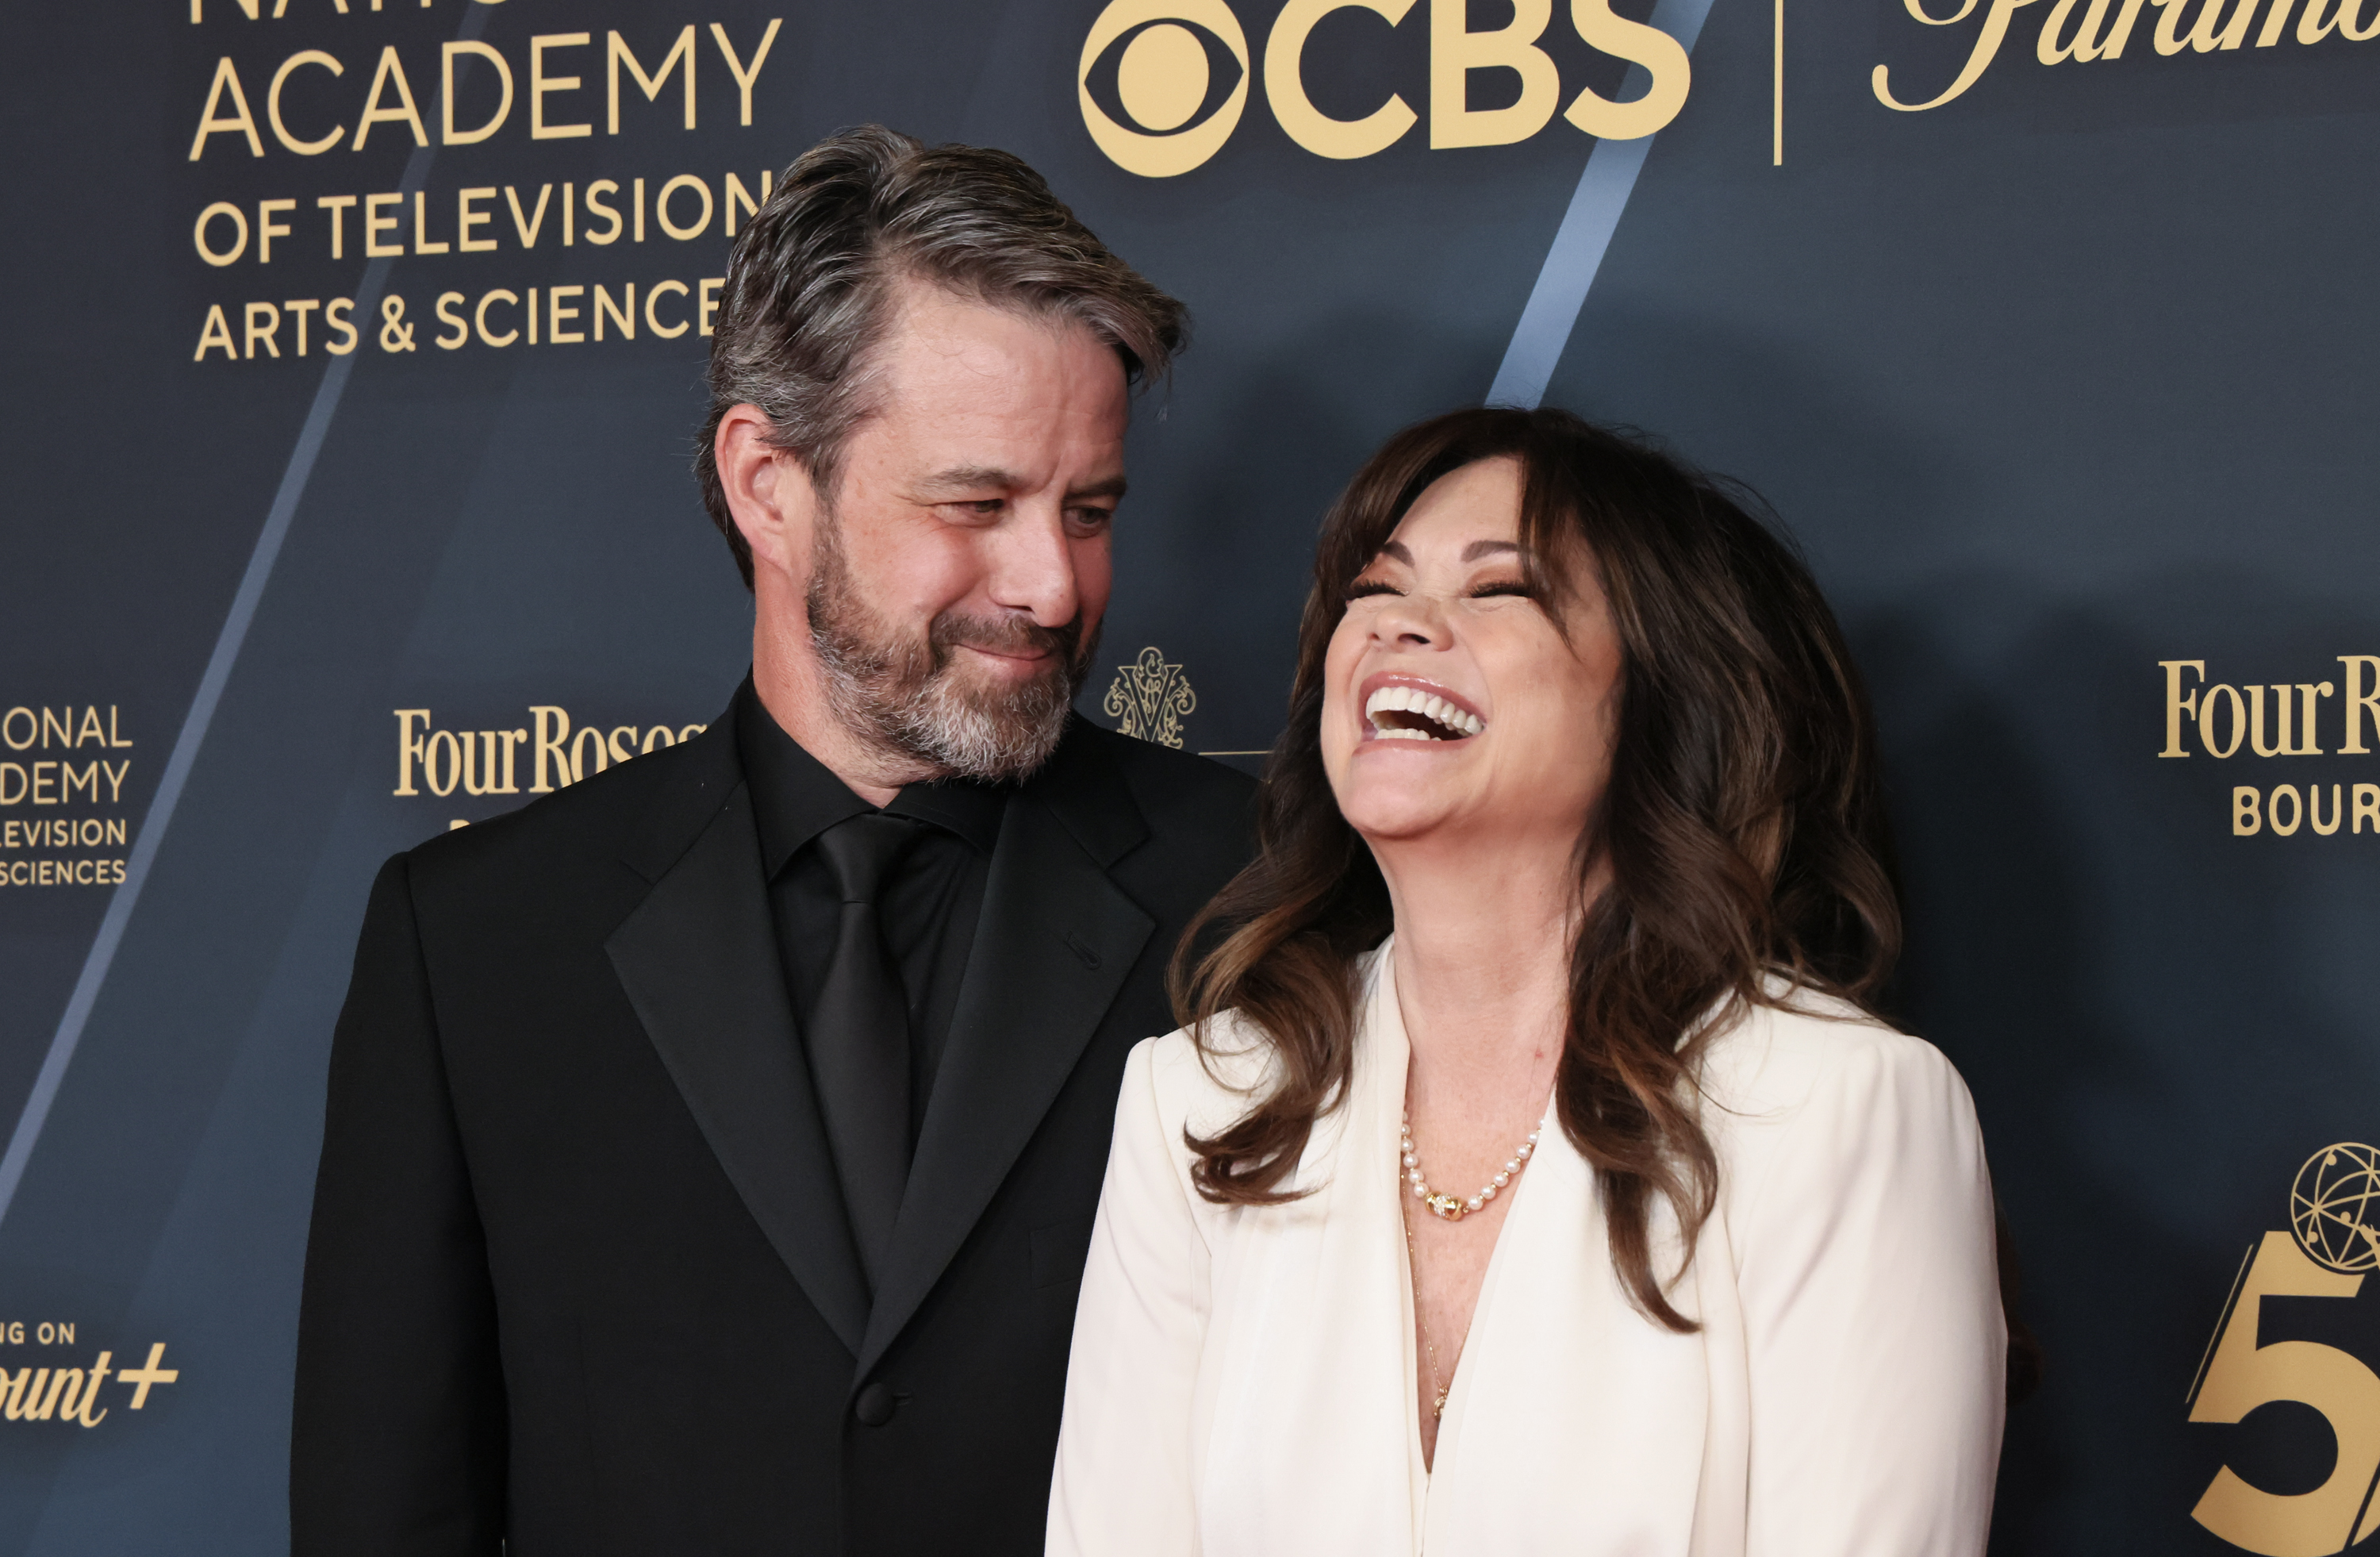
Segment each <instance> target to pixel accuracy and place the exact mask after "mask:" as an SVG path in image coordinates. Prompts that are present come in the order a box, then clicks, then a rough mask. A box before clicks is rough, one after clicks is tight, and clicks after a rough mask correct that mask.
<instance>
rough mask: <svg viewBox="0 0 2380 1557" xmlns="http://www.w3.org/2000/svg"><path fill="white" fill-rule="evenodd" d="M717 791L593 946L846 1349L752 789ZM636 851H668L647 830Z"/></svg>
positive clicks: (810, 1101)
mask: <svg viewBox="0 0 2380 1557" xmlns="http://www.w3.org/2000/svg"><path fill="white" fill-rule="evenodd" d="M726 734H727V732H726V731H725V730H723V729H722V730H715V731H713V732H711V733H710V735H709V736H705V737H703V738H705V739H718V738H720V737H723V736H726ZM727 749H728V750H729V751H731V752H732V747H729V748H727ZM722 791H724V799H723V801H721V800H718V799H716V798H714V799H713V801H712V804H711V806H710V811H709V817H708V820H707V821H704V822H702V823H700V824H699V825H700V829H701V830H700V832H699V833H698V835H697V836H696V837H695V838H694V841H693V843H692V845H690V846H688V847H686V848H685V849H684V851H683V852H682V853H679V854H677V856H676V858H675V859H674V862H670V863H666V864H662V865H653V864H650V863H640V862H639V861H637V860H634V859H632V860H631V861H630V863H631V864H632V865H637V866H638V868H639V869H640V870H646V871H647V873H648V874H652V873H654V872H655V871H656V870H657V871H658V875H657V879H655V880H654V884H653V889H652V891H651V893H650V894H648V895H647V896H646V898H645V900H644V902H643V903H641V904H639V905H638V906H637V909H636V911H635V912H634V913H632V914H630V915H629V916H628V918H627V919H626V921H625V923H623V924H622V925H621V926H620V928H619V929H618V930H617V931H614V932H613V935H612V937H611V939H610V940H609V941H608V942H606V943H604V950H605V952H606V953H607V954H608V955H609V956H610V957H611V960H612V967H613V970H614V971H615V972H616V973H617V974H618V976H619V979H620V984H621V987H622V988H623V989H625V991H627V994H628V1000H629V1002H630V1004H632V1005H633V1006H634V1007H635V1008H636V1013H637V1018H638V1019H639V1020H640V1021H642V1022H643V1024H644V1027H645V1031H646V1033H647V1035H648V1036H649V1037H650V1039H651V1040H652V1043H653V1047H654V1048H655V1049H656V1050H658V1051H660V1052H661V1057H662V1064H664V1065H666V1066H667V1067H668V1069H669V1073H670V1076H671V1077H672V1079H674V1081H675V1082H676V1083H677V1087H678V1090H679V1091H680V1092H681V1093H683V1094H684V1095H685V1098H686V1106H687V1108H689V1109H690V1110H691V1111H692V1112H693V1113H694V1117H695V1122H696V1123H697V1124H698V1125H699V1126H700V1127H701V1130H702V1134H703V1137H704V1138H705V1139H706V1140H708V1141H709V1142H710V1150H711V1151H712V1152H713V1153H714V1154H715V1155H716V1156H717V1157H718V1159H719V1162H720V1165H721V1166H722V1168H724V1169H725V1170H726V1172H727V1177H728V1180H729V1182H731V1183H732V1184H734V1185H735V1191H736V1193H737V1194H738V1195H740V1196H741V1197H742V1198H743V1200H744V1204H745V1207H746V1209H747V1210H749V1211H750V1212H751V1214H752V1219H753V1220H754V1221H755V1222H759V1224H760V1230H761V1232H762V1233H763V1234H764V1235H767V1237H768V1240H769V1242H770V1244H771V1246H772V1247H774V1248H775V1249H776V1251H777V1256H778V1258H779V1259H783V1261H784V1262H785V1268H786V1269H787V1270H789V1271H792V1272H793V1275H794V1279H795V1281H796V1282H798V1283H800V1284H801V1288H802V1291H803V1292H804V1293H806V1294H807V1295H808V1297H809V1300H810V1302H811V1303H812V1304H813V1305H814V1306H815V1307H816V1308H817V1309H818V1311H819V1313H820V1316H821V1317H822V1318H824V1319H825V1320H826V1322H827V1324H828V1325H829V1326H830V1327H831V1328H832V1330H833V1331H834V1332H835V1334H836V1335H837V1336H838V1337H839V1338H840V1339H841V1340H842V1341H843V1344H844V1345H845V1346H848V1347H849V1348H851V1350H852V1351H853V1352H854V1353H856V1352H858V1350H859V1349H860V1344H861V1341H862V1339H863V1336H864V1334H865V1332H866V1329H867V1324H868V1289H867V1286H866V1283H864V1281H863V1279H862V1277H861V1275H860V1270H859V1262H858V1255H857V1252H856V1248H855V1247H854V1245H853V1242H852V1236H851V1229H850V1226H849V1223H848V1222H846V1221H845V1219H844V1210H843V1195H842V1191H841V1190H840V1189H839V1188H838V1187H837V1184H836V1180H835V1175H834V1164H833V1161H832V1157H831V1156H830V1155H829V1153H828V1150H827V1145H826V1138H825V1134H824V1131H823V1129H822V1128H821V1126H820V1116H819V1111H818V1103H817V1100H816V1098H815V1097H814V1096H813V1094H812V1091H811V1088H810V1077H809V1069H808V1066H807V1064H804V1063H803V1058H802V1052H801V1046H800V1043H799V1040H798V1039H797V1037H796V1034H795V1024H794V1015H793V1009H792V1006H791V1004H790V1003H789V1001H788V1000H787V998H786V995H785V981H784V973H783V968H782V967H781V966H780V964H779V960H778V955H777V947H776V940H775V935H774V931H773V928H772V926H771V919H770V917H769V900H768V895H767V885H766V883H765V882H763V881H762V880H761V876H760V845H759V834H758V833H757V831H756V829H755V827H754V823H753V820H752V803H751V797H750V795H749V793H748V792H747V790H746V788H745V787H744V785H742V784H741V783H735V784H734V785H724V784H718V783H717V782H716V777H714V781H713V785H712V788H711V794H712V795H713V796H714V797H716V796H718V795H719V794H720V793H721V792H722ZM677 835H678V837H680V838H683V836H684V833H682V832H680V833H678V834H677ZM643 852H645V853H646V855H647V857H648V860H658V859H661V858H663V857H665V856H666V855H667V854H668V853H669V852H671V851H670V848H669V846H668V843H667V841H665V840H662V839H659V838H656V839H654V840H652V841H651V842H650V843H648V844H647V845H643Z"/></svg>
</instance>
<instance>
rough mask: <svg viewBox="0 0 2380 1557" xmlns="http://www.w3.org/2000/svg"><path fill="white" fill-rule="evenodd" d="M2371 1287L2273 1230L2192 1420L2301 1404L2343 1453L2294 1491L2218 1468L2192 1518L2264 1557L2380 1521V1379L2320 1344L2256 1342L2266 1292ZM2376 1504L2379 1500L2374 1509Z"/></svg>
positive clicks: (2302, 1555) (2317, 1548)
mask: <svg viewBox="0 0 2380 1557" xmlns="http://www.w3.org/2000/svg"><path fill="white" fill-rule="evenodd" d="M2362 1285H2363V1278H2362V1276H2360V1275H2343V1274H2340V1273H2339V1272H2338V1271H2325V1270H2324V1269H2323V1268H2322V1267H2321V1266H2319V1265H2316V1264H2315V1263H2314V1262H2313V1260H2311V1259H2307V1258H2306V1257H2305V1255H2304V1254H2303V1253H2302V1252H2301V1250H2300V1249H2299V1248H2298V1246H2297V1244H2296V1243H2295V1242H2294V1241H2293V1240H2292V1239H2291V1238H2290V1237H2289V1235H2288V1234H2287V1233H2267V1234H2265V1241H2264V1243H2263V1245H2262V1246H2260V1247H2258V1248H2257V1250H2256V1261H2255V1264H2254V1265H2253V1266H2251V1267H2250V1268H2249V1271H2248V1279H2247V1282H2246V1283H2245V1284H2243V1285H2242V1286H2241V1287H2240V1300H2239V1302H2238V1304H2237V1305H2236V1306H2235V1307H2234V1308H2232V1310H2231V1318H2230V1320H2229V1321H2228V1323H2226V1324H2225V1325H2224V1327H2223V1334H2222V1336H2221V1338H2220V1339H2218V1340H2217V1341H2216V1343H2215V1356H2214V1358H2213V1360H2212V1361H2211V1362H2210V1363H2209V1364H2208V1365H2207V1368H2206V1381H2205V1382H2204V1385H2203V1386H2201V1388H2200V1390H2199V1392H2198V1399H2197V1400H2196V1402H2194V1403H2193V1404H2192V1406H2191V1410H2190V1419H2191V1420H2192V1421H2193V1422H2236V1421H2238V1420H2240V1418H2241V1417H2245V1416H2246V1415H2247V1414H2248V1413H2249V1412H2251V1411H2253V1410H2254V1409H2255V1408H2256V1407H2258V1406H2259V1405H2265V1404H2266V1403H2268V1402H2271V1401H2276V1400H2294V1401H2300V1402H2302V1403H2303V1404H2305V1405H2311V1406H2313V1408H2314V1409H2315V1410H2317V1411H2319V1412H2321V1413H2322V1415H2323V1417H2324V1419H2325V1420H2326V1421H2327V1422H2329V1423H2330V1430H2331V1432H2332V1434H2333V1436H2335V1437H2336V1438H2337V1439H2338V1463H2337V1464H2335V1465H2333V1466H2331V1471H2330V1479H2329V1480H2327V1481H2325V1482H2324V1483H2323V1484H2322V1485H2321V1486H2319V1487H2317V1488H2315V1489H2314V1490H2313V1491H2311V1492H2300V1493H2297V1494H2295V1495H2292V1496H2287V1497H2284V1496H2282V1495H2280V1494H2278V1493H2275V1492H2265V1491H2259V1490H2257V1489H2255V1488H2253V1487H2251V1486H2249V1485H2248V1483H2246V1482H2245V1481H2242V1480H2241V1479H2240V1478H2239V1477H2237V1476H2235V1475H2233V1474H2232V1471H2231V1467H2230V1466H2224V1467H2223V1468H2222V1469H2220V1470H2218V1471H2216V1473H2215V1480H2214V1482H2213V1483H2212V1484H2211V1485H2209V1486H2208V1487H2207V1489H2206V1494H2205V1496H2204V1497H2202V1498H2200V1499H2199V1500H2198V1506H2197V1507H2196V1508H2193V1509H2192V1510H2191V1511H2190V1516H2191V1517H2192V1519H2195V1520H2197V1521H2198V1522H2199V1523H2200V1524H2201V1525H2204V1526H2205V1527H2206V1528H2207V1529H2209V1530H2211V1531H2213V1532H2214V1533H2215V1534H2216V1536H2219V1537H2221V1538H2222V1539H2225V1540H2227V1541H2229V1542H2230V1543H2231V1544H2232V1545H2233V1546H2238V1547H2244V1548H2245V1549H2246V1550H2248V1551H2253V1552H2257V1553H2260V1554H2261V1557H2321V1554H2323V1553H2326V1552H2333V1551H2346V1550H2347V1549H2348V1548H2349V1547H2350V1546H2352V1545H2353V1544H2355V1542H2356V1541H2360V1540H2362V1539H2363V1538H2364V1537H2366V1536H2368V1535H2370V1534H2371V1533H2372V1532H2373V1529H2374V1527H2375V1526H2380V1500H2372V1499H2370V1493H2371V1491H2372V1486H2373V1478H2374V1473H2375V1472H2380V1375H2374V1373H2373V1371H2372V1369H2370V1368H2366V1367H2364V1366H2363V1364H2362V1363H2361V1362H2359V1361H2357V1360H2356V1359H2355V1358H2354V1357H2351V1356H2349V1355H2348V1354H2347V1353H2345V1352H2342V1351H2340V1350H2339V1349H2338V1347H2336V1346H2325V1345H2322V1344H2319V1343H2317V1342H2313V1341H2277V1342H2275V1343H2273V1344H2271V1345H2269V1346H2259V1345H2258V1344H2256V1324H2257V1309H2258V1308H2259V1306H2260V1305H2261V1303H2262V1301H2263V1300H2264V1299H2265V1298H2267V1297H2352V1296H2354V1295H2355V1294H2356V1292H2357V1291H2358V1289H2360V1288H2361V1287H2362ZM2367 1501H2370V1502H2373V1504H2374V1506H2373V1507H2371V1508H2370V1509H2369V1510H2367V1509H2366V1507H2365V1504H2366V1502H2367ZM2359 1514H2361V1515H2362V1517H2361V1518H2360V1519H2359V1518H2358V1517H2357V1516H2358V1515H2359ZM2350 1532H2351V1533H2352V1539H2350Z"/></svg>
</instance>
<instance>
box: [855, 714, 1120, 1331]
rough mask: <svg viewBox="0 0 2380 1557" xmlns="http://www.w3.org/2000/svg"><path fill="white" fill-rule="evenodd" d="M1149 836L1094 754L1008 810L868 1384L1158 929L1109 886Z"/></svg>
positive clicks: (1077, 756)
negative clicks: (1110, 871) (1116, 869)
mask: <svg viewBox="0 0 2380 1557" xmlns="http://www.w3.org/2000/svg"><path fill="white" fill-rule="evenodd" d="M1144 835H1145V826H1144V824H1143V823H1142V821H1141V820H1140V815H1139V812H1138V811H1137V809H1135V808H1134V806H1133V804H1132V802H1131V799H1130V797H1129V796H1128V795H1127V794H1126V792H1125V790H1124V788H1123V781H1122V779H1121V778H1120V777H1119V776H1116V775H1114V774H1112V772H1111V771H1110V769H1109V766H1108V764H1107V763H1106V761H1105V760H1103V759H1101V758H1099V757H1098V756H1097V754H1096V753H1092V752H1084V751H1081V750H1079V749H1077V750H1075V751H1074V752H1071V753H1070V752H1069V751H1067V750H1066V749H1065V748H1061V752H1060V756H1059V758H1058V759H1057V760H1053V761H1052V763H1051V771H1050V772H1046V773H1045V774H1044V775H1043V776H1042V777H1041V778H1039V779H1037V780H1036V781H1035V782H1034V783H1032V784H1031V785H1027V786H1026V788H1025V790H1023V791H1022V792H1021V793H1019V794H1018V795H1016V796H1015V797H1014V798H1012V799H1011V800H1010V802H1009V805H1008V810H1007V816H1006V819H1005V820H1004V821H1002V826H1001V833H1000V843H999V845H998V847H997V848H996V849H995V850H994V851H993V854H992V859H991V870H990V877H989V879H988V880H987V881H986V882H985V884H984V897H983V911H982V918H981V919H980V920H979V921H978V925H977V931H976V936H975V946H974V950H973V951H972V952H971V953H970V954H969V955H968V958H967V967H966V975H965V979H964V980H963V982H962V983H961V985H960V990H959V998H958V1006H957V1009H956V1010H955V1011H953V1014H952V1017H951V1032H950V1040H949V1042H948V1044H947V1046H946V1047H945V1049H944V1050H943V1056H942V1063H941V1072H940V1074H939V1075H938V1076H937V1077H935V1081H934V1091H933V1097H932V1099H931V1101H929V1103H928V1105H927V1113H926V1119H925V1124H924V1126H923V1128H922V1129H921V1130H920V1132H919V1137H918V1143H917V1159H916V1161H915V1162H914V1163H913V1165H912V1166H911V1169H910V1173H909V1186H908V1190H907V1193H906V1195H905V1197H904V1198H903V1200H902V1202H901V1216H900V1221H899V1222H898V1224H897V1225H896V1226H895V1227H894V1229H893V1234H892V1252H891V1254H890V1256H889V1257H888V1259H887V1261H886V1266H885V1272H884V1281H883V1283H882V1285H881V1287H880V1290H879V1292H878V1293H877V1296H876V1303H875V1307H874V1308H873V1310H872V1311H871V1312H870V1313H869V1315H868V1329H867V1338H866V1341H865V1342H864V1343H863V1344H862V1345H861V1347H860V1349H859V1371H860V1373H861V1374H863V1375H864V1374H865V1373H866V1372H867V1370H868V1368H871V1367H873V1366H874V1365H875V1363H876V1360H877V1359H878V1358H879V1357H880V1356H883V1353H884V1349H885V1347H886V1346H888V1345H890V1344H892V1338H893V1337H894V1336H895V1335H897V1334H899V1333H900V1332H901V1327H902V1326H904V1325H905V1324H906V1323H907V1322H908V1321H909V1320H910V1318H911V1316H912V1315H914V1314H915V1313H916V1312H917V1307H918V1305H919V1304H921V1303H923V1302H924V1301H925V1298H926V1295H927V1294H928V1293H929V1292H930V1291H931V1290H932V1289H933V1285H934V1283H936V1282H937V1281H939V1280H940V1279H941V1273H942V1271H943V1270H944V1268H945V1267H947V1266H948V1265H949V1264H950V1261H951V1259H952V1257H953V1255H955V1254H956V1253H957V1252H958V1248H959V1246H960V1245H961V1244H962V1243H964V1242H965V1239H966V1236H967V1235H968V1233H969V1232H971V1231H972V1230H973V1229H974V1227H975V1224H976V1220H977V1218H978V1217H979V1216H981V1215H982V1214H983V1210H984V1207H985V1206H987V1205H988V1204H990V1200H991V1198H992V1195H993V1194H994V1193H995V1192H996V1191H997V1190H998V1189H999V1187H1000V1185H1001V1181H1002V1179H1003V1178H1005V1177H1006V1176H1007V1174H1008V1170H1009V1168H1010V1167H1011V1166H1012V1165H1013V1164H1014V1162H1015V1161H1016V1159H1017V1156H1018V1155H1019V1154H1020V1153H1021V1152H1023V1150H1025V1145H1026V1141H1028V1140H1030V1139H1031V1138H1032V1136H1033V1133H1034V1131H1035V1130H1036V1129H1037V1128H1038V1127H1039V1125H1040V1123H1041V1118H1042V1115H1043V1114H1045V1113H1048V1112H1049V1110H1050V1103H1051V1102H1052V1101H1055V1099H1056V1098H1057V1095H1058V1092H1059V1090H1060V1089H1062V1087H1064V1085H1065V1083H1066V1078H1067V1077H1068V1076H1069V1075H1070V1074H1071V1073H1072V1072H1073V1070H1074V1068H1075V1063H1076V1061H1078V1060H1079V1059H1080V1058H1081V1057H1082V1053H1083V1050H1084V1047H1085V1046H1086V1045H1087V1044H1088V1043H1089V1041H1090V1040H1091V1036H1092V1034H1093V1033H1094V1032H1096V1031H1097V1030H1098V1028H1099V1022H1100V1020H1101V1018H1103V1017H1104V1016H1106V1015H1107V1012H1108V1008H1109V1007H1110V1006H1111V1005H1112V1004H1114V1003H1115V999H1116V996H1117V994H1118V993H1119V992H1120V991H1122V989H1123V983H1124V979H1125V978H1126V977H1127V976H1128V975H1129V974H1130V972H1131V971H1132V967H1133V965H1134V964H1135V962H1136V961H1138V959H1139V957H1140V954H1141V950H1142V948H1143V947H1144V946H1145V945H1146V944H1147V941H1148V937H1149V935H1150V933H1151V932H1152V931H1154V930H1155V929H1156V920H1154V919H1153V918H1150V917H1149V916H1148V915H1147V913H1145V912H1143V911H1142V909H1141V908H1140V906H1138V905H1136V904H1135V903H1134V902H1133V901H1132V899H1131V898H1129V897H1127V896H1126V895H1125V894H1123V891H1122V890H1121V889H1120V888H1118V887H1117V886H1116V884H1115V883H1114V882H1111V881H1110V880H1109V878H1108V875H1107V870H1106V867H1107V866H1108V865H1109V864H1111V863H1112V862H1113V860H1114V859H1115V858H1117V857H1118V856H1120V855H1122V854H1123V852H1124V851H1125V850H1126V849H1128V848H1130V847H1131V846H1132V845H1134V844H1136V843H1137V842H1139V840H1140V839H1141V837H1142V836H1144Z"/></svg>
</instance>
